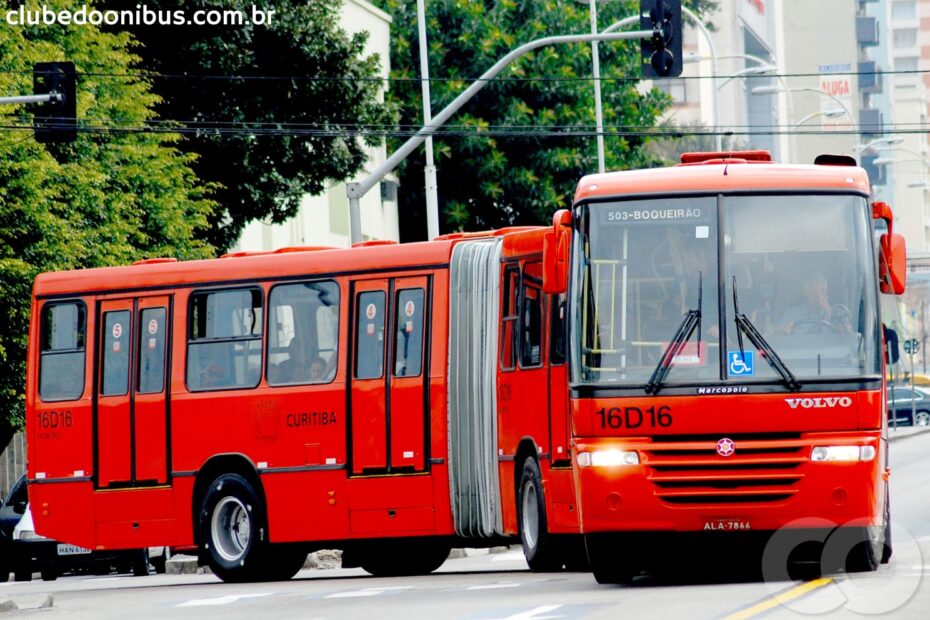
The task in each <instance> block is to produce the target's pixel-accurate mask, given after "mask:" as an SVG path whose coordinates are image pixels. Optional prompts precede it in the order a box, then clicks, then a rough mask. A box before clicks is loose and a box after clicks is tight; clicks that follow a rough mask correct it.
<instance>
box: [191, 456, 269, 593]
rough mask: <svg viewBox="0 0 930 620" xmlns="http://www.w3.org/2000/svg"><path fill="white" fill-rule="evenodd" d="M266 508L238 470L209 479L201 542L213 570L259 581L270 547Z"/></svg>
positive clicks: (219, 574)
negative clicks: (267, 538) (210, 480)
mask: <svg viewBox="0 0 930 620" xmlns="http://www.w3.org/2000/svg"><path fill="white" fill-rule="evenodd" d="M265 523H266V519H265V508H264V506H263V504H262V501H261V499H260V498H259V495H258V493H257V492H256V491H255V488H254V487H253V486H252V484H251V483H250V482H249V481H248V480H246V479H245V478H243V477H242V476H240V475H238V474H223V475H221V476H219V477H217V478H216V480H214V481H213V482H211V483H210V487H209V488H208V489H207V492H206V494H205V495H204V498H203V504H202V506H201V510H200V544H201V545H202V546H203V547H204V551H205V555H206V558H207V563H208V564H209V565H210V569H211V570H212V571H213V573H214V574H215V575H216V576H217V577H219V578H220V579H222V580H223V581H226V582H244V581H260V580H262V579H263V578H267V576H263V574H262V569H263V568H264V566H263V565H264V564H265V563H264V561H263V560H264V558H263V556H264V555H266V551H267V548H268V544H267V542H266V540H265V538H266V533H265V532H266V527H265Z"/></svg>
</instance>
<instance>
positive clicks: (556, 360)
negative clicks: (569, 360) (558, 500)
mask: <svg viewBox="0 0 930 620" xmlns="http://www.w3.org/2000/svg"><path fill="white" fill-rule="evenodd" d="M566 299H567V295H566V294H565V293H562V294H561V295H550V296H549V445H550V450H551V454H552V463H553V464H554V465H569V464H570V462H571V450H570V445H571V444H570V438H571V427H570V424H569V420H570V417H569V406H568V364H566V363H565V355H566V349H567V347H566V343H567V332H566V329H565V327H566V320H565V319H566V316H567V313H568V304H567V303H566Z"/></svg>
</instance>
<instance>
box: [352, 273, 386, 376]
mask: <svg viewBox="0 0 930 620" xmlns="http://www.w3.org/2000/svg"><path fill="white" fill-rule="evenodd" d="M356 308H357V312H356V315H357V316H356V330H355V378H356V379H380V378H381V377H383V376H384V293H383V292H381V291H366V292H364V293H359V294H358V303H357V304H356Z"/></svg>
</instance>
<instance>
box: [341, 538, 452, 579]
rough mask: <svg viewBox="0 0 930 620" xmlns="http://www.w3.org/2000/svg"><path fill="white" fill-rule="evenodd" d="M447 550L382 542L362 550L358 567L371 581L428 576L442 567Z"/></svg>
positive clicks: (419, 543) (427, 544) (432, 545)
mask: <svg viewBox="0 0 930 620" xmlns="http://www.w3.org/2000/svg"><path fill="white" fill-rule="evenodd" d="M451 550H452V548H451V546H450V545H449V543H446V542H435V541H398V542H396V543H395V542H385V543H380V544H373V545H371V546H366V547H365V548H364V550H362V553H361V556H362V557H361V560H360V562H359V565H360V566H361V567H362V568H363V569H364V570H365V571H366V572H369V573H371V574H372V575H374V576H375V577H406V576H412V575H428V574H430V573H431V572H433V571H434V570H436V569H437V568H439V567H440V566H442V565H443V563H444V562H445V561H446V558H448V557H449V551H451Z"/></svg>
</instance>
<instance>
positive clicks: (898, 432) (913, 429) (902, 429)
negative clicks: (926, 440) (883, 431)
mask: <svg viewBox="0 0 930 620" xmlns="http://www.w3.org/2000/svg"><path fill="white" fill-rule="evenodd" d="M928 431H930V426H899V427H898V428H894V427H892V426H889V427H888V441H894V440H896V439H903V438H905V437H910V436H912V435H921V434H923V433H926V432H928Z"/></svg>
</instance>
